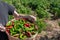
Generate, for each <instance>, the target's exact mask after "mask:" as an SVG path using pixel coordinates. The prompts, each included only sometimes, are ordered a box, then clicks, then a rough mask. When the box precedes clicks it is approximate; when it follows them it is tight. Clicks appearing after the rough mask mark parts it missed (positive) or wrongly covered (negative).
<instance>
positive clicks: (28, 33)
mask: <svg viewBox="0 0 60 40" xmlns="http://www.w3.org/2000/svg"><path fill="white" fill-rule="evenodd" d="M6 28H7V29H9V30H6V31H7V32H8V33H9V34H10V35H11V36H13V37H16V38H19V39H21V40H23V39H25V38H30V37H32V36H33V35H35V34H36V32H37V30H38V27H37V26H36V27H35V24H34V23H31V22H29V21H28V20H26V19H25V18H22V19H18V20H17V19H16V20H13V21H9V22H8V23H7V25H6Z"/></svg>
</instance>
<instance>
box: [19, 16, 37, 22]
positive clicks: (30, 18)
mask: <svg viewBox="0 0 60 40" xmlns="http://www.w3.org/2000/svg"><path fill="white" fill-rule="evenodd" d="M20 17H21V18H26V19H27V20H29V21H30V22H35V21H36V17H35V16H33V15H28V16H27V15H21V16H20Z"/></svg>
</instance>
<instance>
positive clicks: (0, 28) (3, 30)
mask: <svg viewBox="0 0 60 40" xmlns="http://www.w3.org/2000/svg"><path fill="white" fill-rule="evenodd" d="M0 31H2V32H5V31H6V28H5V27H4V26H3V25H2V24H0Z"/></svg>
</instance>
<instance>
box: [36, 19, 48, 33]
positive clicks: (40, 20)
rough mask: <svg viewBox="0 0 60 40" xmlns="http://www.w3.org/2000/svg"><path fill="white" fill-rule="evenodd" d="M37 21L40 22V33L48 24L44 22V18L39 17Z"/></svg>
mask: <svg viewBox="0 0 60 40" xmlns="http://www.w3.org/2000/svg"><path fill="white" fill-rule="evenodd" d="M36 23H37V24H38V27H39V30H38V32H39V33H40V32H41V31H42V30H45V29H46V26H47V24H46V23H45V22H44V19H37V21H36Z"/></svg>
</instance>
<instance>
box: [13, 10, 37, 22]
mask: <svg viewBox="0 0 60 40" xmlns="http://www.w3.org/2000/svg"><path fill="white" fill-rule="evenodd" d="M13 15H14V17H15V18H18V19H19V18H27V19H28V20H29V21H32V22H35V21H36V17H35V16H33V15H24V14H18V13H17V12H16V10H14V13H13Z"/></svg>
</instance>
